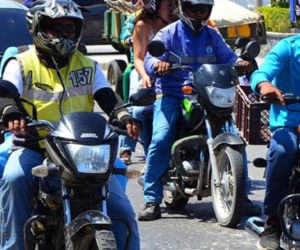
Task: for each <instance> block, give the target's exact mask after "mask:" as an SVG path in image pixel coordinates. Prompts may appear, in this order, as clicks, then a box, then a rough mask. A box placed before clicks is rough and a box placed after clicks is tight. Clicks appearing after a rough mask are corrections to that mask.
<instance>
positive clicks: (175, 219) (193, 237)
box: [91, 46, 266, 250]
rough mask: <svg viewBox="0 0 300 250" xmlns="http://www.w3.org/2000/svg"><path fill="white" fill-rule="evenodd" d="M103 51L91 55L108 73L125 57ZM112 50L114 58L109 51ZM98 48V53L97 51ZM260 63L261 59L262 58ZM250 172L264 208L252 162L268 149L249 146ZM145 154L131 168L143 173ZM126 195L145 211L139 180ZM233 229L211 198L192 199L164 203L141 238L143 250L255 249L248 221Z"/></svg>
mask: <svg viewBox="0 0 300 250" xmlns="http://www.w3.org/2000/svg"><path fill="white" fill-rule="evenodd" d="M101 48H102V49H103V50H104V51H105V52H104V54H103V53H102V52H101V54H100V55H93V56H91V57H92V58H93V59H95V60H97V61H98V62H99V63H100V65H101V67H102V68H103V69H104V70H105V69H106V67H107V64H108V63H109V62H110V61H111V60H114V59H124V60H126V57H125V55H120V54H115V52H114V51H113V50H112V49H111V48H110V46H108V47H105V48H103V47H102V46H101ZM111 50H112V55H110V52H109V51H111ZM97 51H98V50H97V48H96V52H94V54H95V53H98V52H97ZM259 61H260V62H261V59H259ZM246 150H247V155H248V169H249V176H250V178H251V185H252V188H251V194H250V195H249V198H250V199H251V200H252V201H253V202H255V203H256V204H259V205H261V204H262V201H263V196H264V188H265V186H264V179H263V178H262V176H263V170H262V169H257V168H255V167H253V165H252V161H253V159H254V158H256V157H264V156H265V155H266V146H264V145H263V146H252V145H250V146H247V149H246ZM144 164H145V162H144V160H143V151H142V147H141V146H140V145H138V146H137V149H136V152H135V153H134V154H133V163H132V165H130V166H129V168H131V169H136V170H140V169H141V168H142V167H143V166H144ZM127 194H128V196H129V198H130V200H131V202H132V204H133V207H134V209H135V211H136V213H138V212H139V211H141V210H142V208H143V205H144V202H143V192H142V188H141V187H140V186H139V185H138V183H137V180H136V179H130V180H129V182H128V186H127ZM246 219H247V218H246V217H245V218H243V220H242V222H241V223H240V224H239V225H238V226H237V227H236V228H234V229H230V228H224V227H221V226H219V225H218V223H217V221H216V218H215V216H214V212H213V208H212V203H211V199H210V198H205V199H203V200H202V201H197V200H196V199H194V198H193V199H190V200H189V203H188V205H187V206H186V207H185V209H184V210H183V211H176V212H174V211H172V212H171V211H168V210H167V209H166V208H165V205H164V204H162V219H160V220H156V221H152V222H139V223H138V224H139V230H140V236H141V248H142V249H145V250H156V249H157V250H160V249H161V250H163V249H178V250H190V249H193V250H196V249H212V250H215V249H220V250H223V249H224V250H225V249H228V250H229V249H230V250H231V249H233V250H235V249H236V250H240V249H243V250H251V249H256V247H255V244H256V242H257V238H256V237H253V236H252V235H250V234H249V233H248V232H246V230H245V220H246Z"/></svg>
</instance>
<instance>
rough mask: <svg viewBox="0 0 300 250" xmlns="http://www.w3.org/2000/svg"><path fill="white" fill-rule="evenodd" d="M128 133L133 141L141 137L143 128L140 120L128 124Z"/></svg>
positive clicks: (129, 120) (133, 120)
mask: <svg viewBox="0 0 300 250" xmlns="http://www.w3.org/2000/svg"><path fill="white" fill-rule="evenodd" d="M126 129H127V133H128V135H129V136H130V137H132V138H133V139H135V140H136V139H138V138H139V136H140V131H141V126H140V123H139V121H138V120H136V119H134V118H132V119H128V121H127V122H126Z"/></svg>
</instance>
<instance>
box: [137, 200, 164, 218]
mask: <svg viewBox="0 0 300 250" xmlns="http://www.w3.org/2000/svg"><path fill="white" fill-rule="evenodd" d="M159 218H161V212H160V206H159V204H158V203H156V202H147V203H146V204H145V207H144V209H143V211H142V212H140V213H139V217H138V219H139V221H151V220H157V219H159Z"/></svg>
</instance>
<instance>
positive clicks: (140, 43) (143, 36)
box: [133, 21, 152, 87]
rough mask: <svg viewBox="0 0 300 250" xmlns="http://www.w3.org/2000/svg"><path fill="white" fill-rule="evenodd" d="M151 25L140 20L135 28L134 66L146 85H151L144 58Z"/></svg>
mask: <svg viewBox="0 0 300 250" xmlns="http://www.w3.org/2000/svg"><path fill="white" fill-rule="evenodd" d="M151 32H152V31H151V27H150V26H149V24H146V23H145V22H143V21H138V22H137V23H136V24H135V27H134V30H133V52H134V67H135V69H136V71H137V72H138V74H139V76H140V77H141V79H142V84H143V86H144V87H150V86H151V82H150V77H149V75H148V74H147V72H146V71H145V67H144V58H145V55H146V53H147V45H148V42H149V37H150V33H151Z"/></svg>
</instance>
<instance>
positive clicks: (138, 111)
mask: <svg viewBox="0 0 300 250" xmlns="http://www.w3.org/2000/svg"><path fill="white" fill-rule="evenodd" d="M132 116H133V117H134V118H136V119H138V120H139V121H140V122H141V124H142V131H141V134H140V138H141V142H142V143H143V148H144V153H145V156H147V154H148V149H149V145H150V142H151V135H152V119H153V106H146V107H137V106H134V107H133V110H132Z"/></svg>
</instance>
